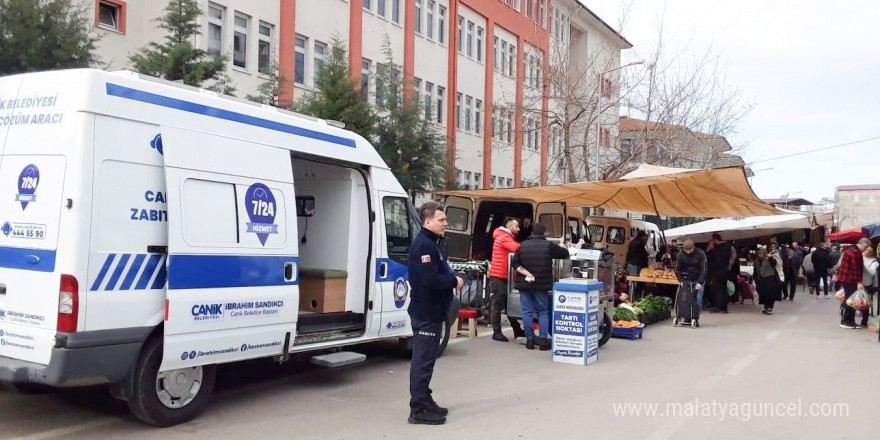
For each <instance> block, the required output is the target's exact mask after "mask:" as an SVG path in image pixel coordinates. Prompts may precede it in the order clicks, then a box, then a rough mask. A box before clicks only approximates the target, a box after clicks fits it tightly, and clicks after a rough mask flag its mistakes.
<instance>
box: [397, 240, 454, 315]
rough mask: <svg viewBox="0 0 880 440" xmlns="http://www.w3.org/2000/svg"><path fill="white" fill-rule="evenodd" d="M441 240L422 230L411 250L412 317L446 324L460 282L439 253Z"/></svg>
mask: <svg viewBox="0 0 880 440" xmlns="http://www.w3.org/2000/svg"><path fill="white" fill-rule="evenodd" d="M440 240H441V238H440V236H438V235H437V234H435V233H433V232H431V231H429V230H428V229H426V228H422V229H421V230H420V231H419V233H418V234H416V238H415V240H413V244H412V247H411V248H410V251H409V266H408V268H409V285H410V289H411V293H410V302H409V309H408V311H409V316H410V317H412V318H413V319H419V320H422V321H432V322H438V321H444V320H445V319H446V315H447V314H448V313H449V307H450V305H451V304H452V292H453V290H454V289H455V287H456V285H457V284H458V280H457V279H456V278H455V275H454V274H453V272H452V268H451V267H449V264H448V263H447V262H446V256H445V255H443V253H442V252H441V251H440V246H439V242H440Z"/></svg>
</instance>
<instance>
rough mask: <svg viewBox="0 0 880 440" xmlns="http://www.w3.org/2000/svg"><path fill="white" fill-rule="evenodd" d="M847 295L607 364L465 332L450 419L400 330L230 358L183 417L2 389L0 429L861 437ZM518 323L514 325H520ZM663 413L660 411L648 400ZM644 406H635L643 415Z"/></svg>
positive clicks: (865, 346)
mask: <svg viewBox="0 0 880 440" xmlns="http://www.w3.org/2000/svg"><path fill="white" fill-rule="evenodd" d="M837 313H838V302H837V300H835V299H834V298H831V299H828V300H825V299H819V300H816V299H814V298H812V297H810V296H809V295H803V294H800V296H798V297H797V299H796V300H795V301H794V302H787V301H786V302H783V303H778V305H777V307H776V310H775V314H774V315H773V316H765V315H762V314H761V313H760V307H759V306H752V305H748V304H746V305H733V306H732V307H731V313H730V314H727V315H722V314H705V315H704V316H703V319H702V320H701V324H702V326H701V328H699V329H695V330H692V329H689V328H682V327H678V328H674V327H673V326H672V324H671V321H664V322H660V323H657V324H654V325H650V326H648V327H647V328H646V329H645V333H644V338H643V339H641V340H636V341H630V340H623V339H612V340H611V341H610V342H609V343H608V344H607V345H606V346H605V347H603V348H602V349H601V350H600V354H599V362H598V363H597V364H594V365H590V366H587V367H579V366H572V365H563V364H556V363H553V362H551V360H550V354H549V352H540V351H538V350H534V351H527V350H526V349H525V348H524V347H523V346H522V345H519V344H516V343H498V342H494V341H492V340H491V339H490V338H489V337H486V334H487V333H488V330H487V329H485V328H483V329H482V330H481V332H482V335H483V336H481V337H478V338H476V339H466V338H458V339H456V340H454V341H453V342H452V344H451V345H450V346H449V348H448V349H447V351H446V353H445V354H444V356H443V357H442V358H441V359H440V360H439V361H438V364H437V367H436V371H435V376H434V382H433V384H432V385H433V386H432V388H433V389H434V397H435V399H436V400H437V401H438V402H439V403H440V404H441V405H444V406H448V407H449V408H450V415H449V418H448V422H447V424H446V425H443V426H412V425H408V424H407V423H406V418H407V415H408V400H409V393H408V362H407V360H406V359H404V358H401V357H400V356H399V354H398V353H397V351H396V347H397V344H396V342H382V343H375V344H369V345H364V346H359V347H354V348H353V350H354V351H359V352H362V353H365V354H366V355H367V361H366V362H364V363H361V364H357V365H352V366H347V367H342V368H338V369H326V368H323V367H317V366H313V365H311V364H309V363H307V362H290V363H287V364H284V365H276V364H273V363H271V362H268V361H252V362H246V363H240V364H235V365H231V366H226V367H223V368H222V369H220V371H219V372H218V384H217V388H216V389H215V394H214V396H213V399H212V402H211V404H210V405H209V407H208V409H207V410H206V411H205V413H203V414H202V415H201V416H200V417H199V418H197V419H196V420H194V421H192V422H190V423H187V424H185V425H181V426H177V427H172V428H165V429H157V428H152V427H148V426H145V425H142V424H140V423H139V422H137V421H136V420H135V419H134V418H133V417H131V416H130V415H129V414H128V411H127V409H126V407H125V404H124V403H122V402H118V401H116V400H114V399H113V398H112V397H110V395H109V394H108V393H107V392H106V389H105V388H104V387H96V388H87V389H77V390H63V391H57V392H50V393H46V394H40V395H21V394H16V393H12V392H8V391H5V390H4V391H0V438H3V439H15V440H23V439H27V440H42V439H52V438H65V439H90V440H100V439H120V438H124V439H126V440H138V439H162V440H172V439H188V440H190V439H192V438H194V436H195V438H212V439H248V440H256V439H275V438H285V439H290V438H295V439H407V440H408V439H419V440H421V439H444V440H448V439H452V438H454V439H519V438H525V439H529V438H534V439H538V438H540V439H546V438H564V439H582V438H583V439H589V438H611V437H625V438H630V439H654V440H657V439H705V438H707V437H708V438H712V439H713V440H721V439H738V440H739V439H743V438H761V439H792V438H809V439H863V438H868V437H869V436H870V435H871V434H872V433H873V428H874V424H873V421H874V419H875V414H876V408H874V409H872V407H875V406H876V402H877V400H876V390H877V389H878V383H877V381H878V375H877V374H876V372H877V365H878V362H880V343H878V339H877V334H875V333H870V332H868V331H867V330H865V329H862V330H845V329H841V328H839V327H838V323H839V318H838V315H837ZM508 334H509V331H508ZM652 408H653V411H655V412H651V413H649V412H650V411H652ZM636 412H638V414H636Z"/></svg>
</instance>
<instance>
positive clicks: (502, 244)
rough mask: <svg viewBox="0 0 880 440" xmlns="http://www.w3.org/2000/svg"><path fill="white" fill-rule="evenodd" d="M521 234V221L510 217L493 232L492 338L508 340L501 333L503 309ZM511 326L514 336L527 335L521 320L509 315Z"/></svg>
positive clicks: (490, 273) (490, 270)
mask: <svg viewBox="0 0 880 440" xmlns="http://www.w3.org/2000/svg"><path fill="white" fill-rule="evenodd" d="M517 234H519V222H518V221H517V220H516V219H513V218H508V219H507V220H505V221H504V226H499V227H498V228H496V229H495V231H494V232H493V233H492V238H493V239H494V242H493V244H492V265H491V267H490V269H489V289H490V291H491V292H492V293H491V296H490V297H489V322H490V323H491V324H492V340H494V341H500V342H507V341H508V340H509V339H507V337H506V336H504V334H503V333H501V311H502V310H506V309H507V290H508V289H507V287H508V285H507V272H508V265H509V264H510V263H509V255H510V254H512V253H514V252H516V250H517V249H519V246H520V243H519V242H517V241H516V235H517ZM507 320H508V321H510V327H511V328H512V329H513V338H514V339H516V338H519V337H522V336H525V333H523V331H522V328H521V327H520V325H519V321H517V320H516V319H515V318H511V317H510V316H508V317H507Z"/></svg>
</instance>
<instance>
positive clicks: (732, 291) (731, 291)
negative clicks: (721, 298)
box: [727, 281, 736, 296]
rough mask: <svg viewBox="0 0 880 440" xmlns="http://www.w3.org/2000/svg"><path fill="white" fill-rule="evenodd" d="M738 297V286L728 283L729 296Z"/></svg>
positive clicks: (731, 282)
mask: <svg viewBox="0 0 880 440" xmlns="http://www.w3.org/2000/svg"><path fill="white" fill-rule="evenodd" d="M733 295H736V284H733V281H728V282H727V296H733Z"/></svg>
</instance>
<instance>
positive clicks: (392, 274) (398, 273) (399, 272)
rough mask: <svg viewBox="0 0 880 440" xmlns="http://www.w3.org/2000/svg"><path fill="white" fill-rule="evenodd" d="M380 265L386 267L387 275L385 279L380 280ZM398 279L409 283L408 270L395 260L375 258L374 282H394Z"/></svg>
mask: <svg viewBox="0 0 880 440" xmlns="http://www.w3.org/2000/svg"><path fill="white" fill-rule="evenodd" d="M382 263H385V264H387V265H388V273H387V274H385V278H382V276H381V275H382ZM400 277H403V279H405V280H407V281H409V268H408V267H407V266H406V265H405V264H403V263H400V262H398V261H396V260H392V259H391V258H377V259H376V282H383V281H394V280H396V279H398V278H400Z"/></svg>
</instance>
